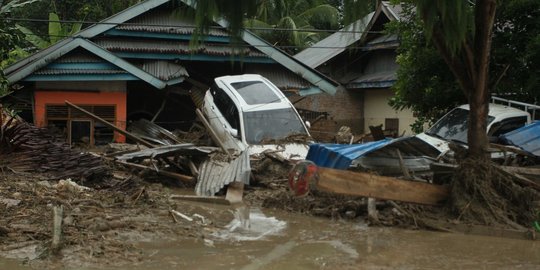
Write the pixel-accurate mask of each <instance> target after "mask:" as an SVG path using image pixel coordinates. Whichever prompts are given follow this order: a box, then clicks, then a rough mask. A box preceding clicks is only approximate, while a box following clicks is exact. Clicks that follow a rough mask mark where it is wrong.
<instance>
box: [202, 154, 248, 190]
mask: <svg viewBox="0 0 540 270" xmlns="http://www.w3.org/2000/svg"><path fill="white" fill-rule="evenodd" d="M250 173H251V167H250V164H249V154H248V152H247V151H244V152H242V154H240V156H238V157H237V158H236V159H234V160H232V161H230V162H226V161H222V160H218V159H212V158H210V159H208V160H207V161H205V162H204V163H203V164H202V165H201V167H200V168H199V176H198V177H197V180H198V181H197V185H196V186H195V193H196V194H197V195H199V196H214V194H216V192H218V191H219V190H221V189H222V188H223V187H224V186H225V185H227V184H229V183H231V182H234V181H236V182H243V183H244V184H246V185H247V184H249V175H250Z"/></svg>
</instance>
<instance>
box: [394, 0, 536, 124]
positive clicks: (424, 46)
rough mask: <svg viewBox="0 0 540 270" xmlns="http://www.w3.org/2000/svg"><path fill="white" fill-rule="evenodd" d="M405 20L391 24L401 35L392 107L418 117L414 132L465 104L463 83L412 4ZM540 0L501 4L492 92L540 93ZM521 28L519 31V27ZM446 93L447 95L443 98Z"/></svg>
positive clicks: (526, 96) (531, 96)
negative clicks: (439, 49)
mask: <svg viewBox="0 0 540 270" xmlns="http://www.w3.org/2000/svg"><path fill="white" fill-rule="evenodd" d="M403 7H404V13H403V14H402V17H403V20H401V21H396V22H392V23H391V24H390V25H388V29H387V30H388V31H390V32H394V33H398V34H399V35H400V42H401V44H400V47H399V49H398V54H399V56H398V63H399V65H400V68H399V70H398V80H397V83H396V85H395V86H394V89H395V93H396V96H395V98H394V99H393V100H392V102H391V103H392V105H393V106H394V107H395V108H396V109H402V108H410V109H412V110H413V111H414V112H415V113H416V114H417V115H420V116H421V117H419V118H418V121H417V123H416V124H415V127H416V131H421V127H422V124H423V123H424V122H430V121H432V120H436V119H438V118H439V117H440V116H442V114H444V113H445V112H446V111H448V110H449V109H450V108H452V107H455V106H456V105H458V104H462V103H466V102H467V99H466V97H465V96H464V95H463V94H462V93H460V90H459V89H460V88H459V84H458V83H457V82H456V80H455V77H454V76H453V74H452V73H451V71H450V69H449V68H448V67H447V66H446V65H445V62H444V59H443V58H442V57H441V55H440V54H439V53H438V51H437V49H436V48H435V46H434V45H433V43H432V42H430V40H429V39H427V38H426V36H425V35H424V26H423V21H422V19H421V18H419V17H418V16H417V15H418V14H417V13H415V12H414V11H415V9H414V6H413V5H411V4H405V5H403ZM539 13H540V2H538V1H534V0H511V1H504V2H503V3H501V5H500V7H499V8H498V12H497V16H496V21H495V28H494V34H493V41H492V53H491V74H493V75H492V76H491V77H490V80H489V82H488V85H489V86H490V88H491V92H492V93H494V94H497V95H503V96H506V97H509V98H511V99H517V100H521V101H526V102H531V103H534V102H535V101H537V100H538V98H539V95H540V93H539V92H538V91H537V90H536V89H538V88H539V87H540V84H539V80H538V79H536V78H538V72H539V68H538V67H539V65H540V62H539V60H540V58H538V54H539V53H540V50H539V48H538V45H535V44H537V40H538V37H539V35H540V20H538V19H534V18H540V14H539ZM516 29H519V31H516ZM441 97H444V98H441Z"/></svg>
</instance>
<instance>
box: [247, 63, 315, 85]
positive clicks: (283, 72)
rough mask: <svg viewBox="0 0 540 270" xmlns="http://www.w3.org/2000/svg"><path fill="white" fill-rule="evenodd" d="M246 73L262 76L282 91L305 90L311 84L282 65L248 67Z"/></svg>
mask: <svg viewBox="0 0 540 270" xmlns="http://www.w3.org/2000/svg"><path fill="white" fill-rule="evenodd" d="M245 73H250V74H260V75H262V76H263V77H265V78H267V79H268V80H270V81H271V82H272V83H273V84H275V85H276V86H277V87H278V88H279V89H281V90H288V89H304V88H308V87H310V86H311V84H310V83H309V82H308V81H306V80H304V79H302V77H300V76H297V75H295V74H294V73H291V72H290V71H289V70H287V69H285V68H284V67H282V66H281V65H246V68H245Z"/></svg>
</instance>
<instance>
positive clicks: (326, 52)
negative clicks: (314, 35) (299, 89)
mask: <svg viewBox="0 0 540 270" xmlns="http://www.w3.org/2000/svg"><path fill="white" fill-rule="evenodd" d="M374 15H375V12H371V13H369V14H368V15H366V16H365V17H364V18H362V19H360V20H358V21H356V22H354V23H352V24H350V25H348V26H346V27H344V28H343V29H341V30H339V31H338V32H336V33H334V34H332V35H330V36H328V37H327V38H325V39H323V40H321V41H319V42H317V43H315V45H313V46H312V47H310V48H307V49H305V50H303V51H301V52H299V53H297V54H296V55H294V58H295V59H298V60H300V61H302V62H303V63H304V64H306V65H308V66H309V67H312V68H316V67H318V66H320V65H322V64H323V63H325V62H326V61H328V60H330V59H332V58H333V57H334V56H336V55H338V54H340V53H341V52H343V51H345V49H346V48H347V47H348V46H349V45H351V44H353V43H355V42H357V41H359V40H360V39H362V37H364V36H365V34H366V33H365V30H366V29H367V28H368V24H369V23H370V22H371V20H372V19H373V16H374Z"/></svg>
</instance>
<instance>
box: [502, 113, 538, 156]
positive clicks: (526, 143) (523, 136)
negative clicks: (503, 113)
mask: <svg viewBox="0 0 540 270" xmlns="http://www.w3.org/2000/svg"><path fill="white" fill-rule="evenodd" d="M501 138H502V139H503V140H504V141H505V142H506V143H508V144H511V145H515V146H518V147H519V148H521V149H523V150H525V151H527V152H529V153H531V154H533V155H535V156H540V121H537V122H534V123H532V124H530V125H526V126H524V127H521V128H518V129H516V130H514V131H511V132H508V133H506V134H503V135H501Z"/></svg>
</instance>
